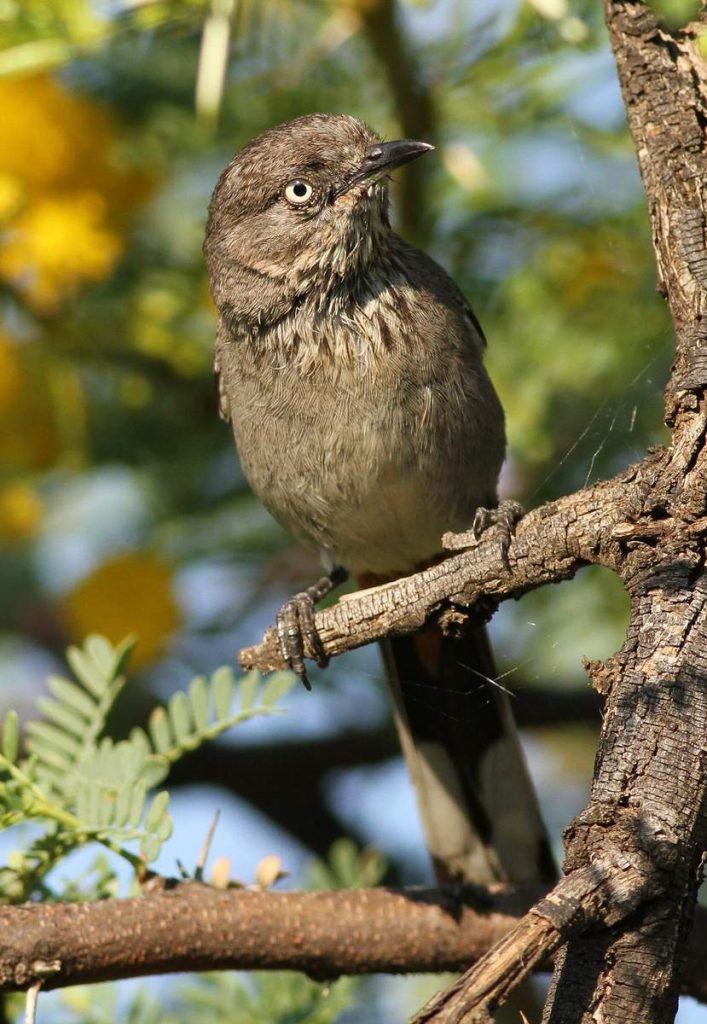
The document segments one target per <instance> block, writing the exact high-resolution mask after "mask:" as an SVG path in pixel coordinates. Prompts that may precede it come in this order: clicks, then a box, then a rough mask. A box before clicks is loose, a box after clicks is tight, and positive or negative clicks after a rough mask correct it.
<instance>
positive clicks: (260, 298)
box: [204, 113, 555, 883]
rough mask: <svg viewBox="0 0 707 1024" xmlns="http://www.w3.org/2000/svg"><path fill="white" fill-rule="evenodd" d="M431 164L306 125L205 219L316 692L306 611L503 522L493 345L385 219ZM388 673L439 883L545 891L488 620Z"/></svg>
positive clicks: (346, 127) (397, 660)
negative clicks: (293, 579) (292, 545)
mask: <svg viewBox="0 0 707 1024" xmlns="http://www.w3.org/2000/svg"><path fill="white" fill-rule="evenodd" d="M433 148H434V147H433V146H431V145H430V144H428V143H426V142H422V141H417V140H411V139H398V140H394V141H384V140H383V139H382V138H380V137H379V136H378V135H377V134H376V133H375V132H374V131H373V130H372V129H371V128H369V127H368V126H367V125H366V124H364V123H363V122H362V121H360V120H358V119H357V118H354V117H351V116H349V115H347V114H326V113H313V114H305V115H303V116H301V117H297V118H295V119H294V120H291V121H288V122H286V123H284V124H279V125H276V126H274V127H272V128H269V129H267V130H266V131H264V132H262V133H261V134H260V135H258V136H257V137H255V138H253V139H252V140H250V141H249V142H247V144H246V145H244V146H243V147H242V148H241V149H240V150H239V151H238V152H237V153H236V155H235V157H234V158H233V159H232V160H231V162H230V163H229V164H228V165H227V166H226V167H225V169H224V170H223V173H222V174H221V175H220V177H219V179H218V182H217V184H216V187H215V189H214V192H213V195H212V198H211V201H210V204H209V210H208V218H207V225H206V234H205V241H204V253H205V257H206V263H207V268H208V273H209V281H210V288H211V294H212V297H213V301H214V304H215V306H216V309H217V311H218V325H217V331H216V342H215V371H216V378H217V381H218V394H219V409H220V413H221V416H222V417H223V418H224V419H225V420H227V421H228V422H229V423H230V424H231V426H232V430H233V434H234V439H235V444H236V448H237V452H238V456H239V460H240V464H241V467H242V469H243V472H244V474H245V476H246V478H247V480H248V482H249V484H250V487H251V488H252V490H253V491H254V492H255V494H256V495H257V496H258V497H259V499H260V500H261V501H262V502H263V504H264V505H265V506H266V508H267V509H268V510H269V511H270V512H271V514H272V515H273V516H274V517H275V519H277V520H278V521H279V522H280V523H281V524H282V525H283V526H284V527H285V529H286V530H288V531H289V532H290V534H291V535H292V536H293V537H294V538H296V539H297V540H298V541H300V542H301V543H303V544H305V545H307V546H308V547H310V548H312V549H314V550H315V551H317V552H318V553H319V555H320V557H321V559H322V563H323V566H324V569H325V570H326V575H325V576H323V577H322V579H321V580H319V581H318V582H317V583H315V584H313V585H312V586H311V587H308V588H307V589H306V590H304V591H302V592H301V593H300V594H297V595H294V596H293V598H292V599H291V600H289V601H288V602H286V603H285V605H284V606H283V608H282V609H281V610H280V612H279V613H278V620H277V625H278V636H279V638H280V644H281V648H282V651H283V654H284V656H285V657H286V659H287V661H288V663H289V664H291V666H292V667H293V668H294V669H295V671H297V672H298V674H299V675H300V676H301V678H302V679H303V681H304V682H305V684H306V685H308V686H309V680H308V676H307V672H306V668H305V665H304V660H303V654H302V651H303V644H302V640H303V637H306V638H307V639H308V640H309V641H310V643H311V645H312V647H313V648H314V650H315V651H316V652H317V654H318V660H319V662H320V664H322V665H324V664H325V663H326V655H325V654H324V652H323V650H322V649H321V642H320V641H319V638H318V636H317V634H316V629H315V627H314V613H313V608H314V604H315V603H316V601H317V600H318V599H319V598H320V597H322V596H323V595H324V594H325V593H326V592H327V591H328V590H329V589H330V588H331V587H332V586H333V585H335V584H336V583H338V582H340V581H341V580H342V579H343V578H345V576H346V574H347V573H350V574H352V575H354V576H355V577H356V578H357V579H358V580H359V582H360V583H361V584H362V585H371V584H373V583H375V582H377V581H384V580H392V579H397V578H400V577H402V576H406V575H410V574H411V573H413V572H415V571H417V570H418V569H419V568H420V567H424V566H427V565H430V564H433V563H434V561H435V560H437V559H439V558H440V556H441V554H442V541H441V538H442V535H443V534H444V533H446V532H448V531H463V530H468V529H469V528H470V527H472V526H473V525H474V524H475V523H477V524H478V523H479V522H480V521H487V520H488V519H489V517H491V519H493V516H494V510H496V511H497V512H498V511H499V510H502V506H501V505H499V503H498V498H497V480H498V475H499V471H500V468H501V465H502V462H503V460H504V457H505V448H506V438H505V424H504V413H503V409H502V407H501V404H500V401H499V399H498V397H497V395H496V392H495V390H494V388H493V386H492V384H491V381H490V379H489V376H488V374H487V372H486V369H485V367H484V363H483V354H484V348H485V345H486V340H485V337H484V334H483V331H482V329H481V327H480V325H479V322H478V320H477V318H476V316H475V315H474V313H473V312H472V310H471V308H470V306H469V304H468V303H467V301H466V300H465V298H464V296H463V295H462V293H461V291H460V290H459V288H458V287H457V285H456V284H455V282H454V281H453V280H452V278H451V277H450V276H449V275H448V274H447V273H446V271H445V270H444V269H443V268H442V267H441V266H440V265H439V264H438V263H437V262H435V261H434V260H433V259H432V258H431V257H430V256H429V255H427V254H426V253H425V252H423V251H421V250H419V249H417V248H415V247H413V246H411V245H408V244H407V243H406V242H405V241H403V239H402V238H401V237H400V236H399V235H398V234H397V233H396V232H395V231H394V230H393V228H392V226H391V221H390V215H389V181H390V175H391V172H392V171H393V170H395V169H396V168H399V167H402V166H403V165H404V164H406V163H409V162H410V161H412V160H415V159H418V158H419V157H421V156H423V155H424V154H426V153H428V152H430V151H431V150H432V149H433ZM499 518H500V519H501V520H503V514H502V511H501V512H499ZM383 660H384V664H385V666H386V673H387V677H388V681H389V684H390V688H391V693H392V698H393V707H394V717H395V720H396V725H397V728H398V732H399V736H400V741H401V746H402V750H403V754H404V756H405V760H406V762H407V765H408V769H409V771H410V776H411V779H412V782H413V786H414V789H415V792H416V797H417V803H418V807H419V811H420V815H421V819H422V825H423V831H424V834H425V841H426V844H427V848H428V850H429V853H430V856H431V858H432V863H433V867H434V870H435V872H436V875H437V878H438V879H439V880H440V881H443V882H462V883H466V882H474V883H484V882H491V881H498V880H501V881H502V880H510V881H515V882H522V881H534V880H537V881H547V880H551V879H552V878H554V875H555V868H554V863H553V859H552V854H551V852H550V848H549V844H548V839H547V835H546V831H545V828H544V825H543V822H542V819H541V816H540V812H539V810H538V805H537V800H536V797H535V793H534V789H533V786H532V783H531V781H530V779H529V776H528V771H527V767H526V764H525V761H524V758H523V753H522V750H521V747H520V744H519V741H518V737H517V732H516V729H515V725H514V722H513V717H512V714H511V710H510V705H509V700H508V696H507V694H506V693H505V692H504V691H503V688H502V687H500V686H498V685H495V676H496V670H495V667H494V662H493V657H492V654H491V650H490V646H489V643H488V638H487V635H486V630H485V627H484V626H483V624H480V623H476V624H474V625H471V626H468V627H467V628H465V629H462V630H461V631H460V633H459V635H444V634H443V633H442V631H441V629H440V627H439V626H438V625H436V624H435V623H434V622H431V623H428V624H426V625H425V626H423V627H422V629H420V630H419V631H418V632H417V633H415V634H412V635H409V636H398V637H392V638H389V639H387V640H386V641H384V643H383Z"/></svg>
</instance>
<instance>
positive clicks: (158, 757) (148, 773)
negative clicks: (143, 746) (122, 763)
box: [140, 754, 170, 789]
mask: <svg viewBox="0 0 707 1024" xmlns="http://www.w3.org/2000/svg"><path fill="white" fill-rule="evenodd" d="M169 767H170V764H169V761H168V760H167V758H166V757H163V756H162V754H152V755H151V756H150V757H149V758H148V759H147V760H146V761H145V764H144V767H143V769H142V771H141V773H140V777H141V778H142V779H144V781H145V784H146V786H147V788H148V789H153V788H154V787H155V786H159V784H160V782H164V780H165V779H166V778H167V776H168V775H169Z"/></svg>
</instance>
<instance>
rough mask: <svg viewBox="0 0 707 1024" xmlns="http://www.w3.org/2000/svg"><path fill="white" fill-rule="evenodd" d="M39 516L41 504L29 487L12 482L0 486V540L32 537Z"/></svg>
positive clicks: (37, 524) (40, 516) (40, 514)
mask: <svg viewBox="0 0 707 1024" xmlns="http://www.w3.org/2000/svg"><path fill="white" fill-rule="evenodd" d="M41 518H42V505H41V502H40V501H39V498H38V497H37V495H36V494H35V492H34V491H33V490H32V488H31V487H28V486H27V485H26V484H20V483H12V484H7V486H6V487H2V488H0V540H2V541H18V540H26V539H27V538H28V537H32V536H33V535H34V533H35V532H36V530H37V527H38V526H39V523H40V521H41Z"/></svg>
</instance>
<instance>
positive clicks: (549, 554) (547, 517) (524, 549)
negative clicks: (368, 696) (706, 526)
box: [239, 457, 673, 672]
mask: <svg viewBox="0 0 707 1024" xmlns="http://www.w3.org/2000/svg"><path fill="white" fill-rule="evenodd" d="M653 463H654V460H652V459H651V458H650V457H649V458H648V459H646V460H645V461H644V463H642V464H640V466H638V467H632V468H631V469H629V470H627V471H626V472H625V473H623V474H621V476H619V477H616V478H615V479H613V480H610V481H608V482H606V483H600V484H596V485H595V486H593V487H589V488H587V489H585V490H583V491H578V492H577V493H576V494H573V495H570V496H569V497H565V498H560V499H559V500H558V501H554V502H550V503H548V504H547V505H543V506H542V507H541V508H538V509H534V510H533V511H532V512H529V513H528V514H527V515H525V516H524V517H523V518H522V519H521V520H520V522H519V523H518V524H517V526H516V531H515V535H514V537H513V540H512V543H511V545H510V547H509V549H508V552H507V554H504V551H503V549H502V546H501V543H500V539H499V533H498V532H497V531H496V530H495V529H492V530H489V531H488V533H487V534H485V535H484V537H483V538H482V540H481V542H480V543H479V544H475V545H474V546H473V547H470V548H469V549H468V550H463V551H462V552H461V553H455V554H451V555H450V556H449V557H448V558H446V559H444V560H443V561H441V562H439V563H438V564H436V565H433V566H432V567H430V568H429V569H426V570H424V572H420V573H417V574H416V575H414V576H408V577H406V578H405V579H402V580H396V581H395V582H394V583H388V584H385V585H383V586H381V587H375V588H374V589H372V590H364V591H360V592H358V593H356V594H347V595H345V596H344V597H343V598H341V600H340V601H339V602H338V603H337V604H336V605H334V606H333V607H331V608H326V609H324V610H323V611H321V612H318V613H317V616H316V626H317V630H318V632H319V636H320V637H321V640H322V643H323V645H324V650H325V652H326V653H327V655H329V656H330V657H333V656H335V655H337V654H342V653H343V652H344V651H347V650H351V649H353V648H355V647H361V646H363V645H364V644H368V643H372V642H373V641H375V640H380V639H382V638H383V637H385V636H390V635H391V634H395V633H407V632H413V631H414V630H416V629H419V628H420V626H422V625H423V623H424V622H425V621H426V620H427V619H428V618H429V617H430V616H431V615H433V614H439V613H440V612H444V611H446V612H447V613H449V614H451V615H452V616H455V615H456V614H457V613H458V610H459V609H460V608H464V609H468V608H471V607H472V606H473V605H474V603H475V602H479V601H485V602H486V605H487V606H488V602H489V600H491V601H494V602H498V601H500V600H502V599H505V598H509V597H519V596H520V595H521V594H524V593H526V591H528V590H532V589H534V588H536V587H539V586H542V585H543V584H545V583H555V582H558V581H559V580H563V579H569V578H570V577H572V576H573V575H574V574H575V572H576V571H577V570H578V569H579V568H580V567H581V566H583V565H587V564H589V563H596V564H603V565H609V566H611V567H613V568H617V566H618V565H619V564H620V563H621V561H622V546H621V545H622V540H623V535H622V533H621V531H622V529H625V528H626V525H627V524H628V525H629V526H630V527H631V528H632V529H635V530H636V532H637V533H638V534H639V535H640V534H641V531H642V526H641V525H640V524H637V523H636V522H635V521H634V520H633V510H635V509H636V510H637V509H640V508H641V507H642V505H643V503H644V501H645V496H646V493H647V492H649V491H650V490H651V489H652V487H653V486H654V483H655V476H654V472H653V470H654V464H653ZM639 470H640V472H639ZM672 525H673V524H672V523H668V522H665V523H664V524H663V526H662V529H664V530H669V529H670V528H671V527H672ZM647 528H648V529H649V530H652V529H654V527H653V524H648V527H647ZM447 540H448V542H449V544H450V545H452V544H453V543H455V541H454V538H451V537H450V538H447ZM469 543H470V542H469ZM312 653H313V652H312V651H310V650H305V654H307V655H308V656H311V655H312ZM239 661H240V663H241V665H242V666H243V667H244V668H251V667H256V668H259V669H261V670H262V671H266V672H269V671H272V670H273V669H279V668H284V667H285V664H284V662H283V660H282V658H281V655H280V652H279V649H278V645H277V641H276V637H275V631H274V630H273V629H270V630H268V631H267V633H266V634H265V637H264V638H263V642H262V643H261V644H259V645H257V646H255V647H248V648H244V649H243V650H242V651H241V652H240V653H239Z"/></svg>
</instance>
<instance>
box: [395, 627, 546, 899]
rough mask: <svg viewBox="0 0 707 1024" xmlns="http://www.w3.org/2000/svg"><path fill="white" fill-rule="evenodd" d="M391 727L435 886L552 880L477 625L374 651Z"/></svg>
mask: <svg viewBox="0 0 707 1024" xmlns="http://www.w3.org/2000/svg"><path fill="white" fill-rule="evenodd" d="M383 657H384V661H385V665H386V670H387V673H388V677H389V682H390V685H391V689H392V693H393V701H394V706H395V719H396V724H397V727H398V733H399V735H400V741H401V745H402V749H403V753H404V755H405V760H406V762H407V766H408V770H409V772H410V776H411V779H412V783H413V786H414V789H415V793H416V796H417V803H418V807H419V811H420V816H421V818H422V824H423V828H424V832H425V837H426V842H427V846H428V849H429V852H430V854H431V856H432V861H433V864H434V868H435V872H436V874H437V877H438V879H439V881H441V882H448V881H465V882H476V883H488V882H492V881H513V882H527V881H552V880H554V879H555V878H556V874H557V871H556V868H555V863H554V860H553V857H552V854H551V852H550V847H549V844H548V839H547V835H546V832H545V827H544V825H543V822H542V819H541V817H540V812H539V809H538V804H537V799H536V796H535V791H534V789H533V785H532V782H531V781H530V777H529V775H528V770H527V767H526V764H525V759H524V756H523V752H522V750H521V748H520V743H519V740H518V734H517V731H516V727H515V722H514V721H513V715H512V712H511V709H510V704H509V700H508V696H507V694H506V693H505V692H504V691H503V690H502V689H501V688H499V687H498V686H497V685H494V680H495V673H496V669H495V666H494V662H493V656H492V653H491V648H490V644H489V642H488V637H487V634H486V630H485V628H484V627H483V626H476V627H473V628H471V629H469V630H468V631H467V632H466V633H465V635H464V636H462V637H456V636H446V635H443V633H442V631H441V629H439V627H436V626H434V625H429V626H425V627H424V628H423V629H422V630H420V631H419V632H418V633H415V634H411V635H409V636H400V637H395V638H392V639H390V640H386V641H385V642H384V644H383Z"/></svg>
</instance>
